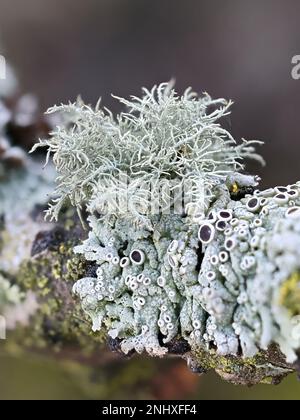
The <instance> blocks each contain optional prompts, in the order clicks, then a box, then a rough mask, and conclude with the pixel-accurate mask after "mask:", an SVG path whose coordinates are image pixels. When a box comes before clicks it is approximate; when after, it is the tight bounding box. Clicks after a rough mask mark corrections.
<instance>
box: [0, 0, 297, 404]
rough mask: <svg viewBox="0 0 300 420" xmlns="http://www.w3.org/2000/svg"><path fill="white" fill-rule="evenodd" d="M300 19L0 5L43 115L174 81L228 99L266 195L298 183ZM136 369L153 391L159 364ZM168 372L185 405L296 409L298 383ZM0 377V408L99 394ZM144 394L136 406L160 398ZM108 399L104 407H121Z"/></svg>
mask: <svg viewBox="0 0 300 420" xmlns="http://www.w3.org/2000/svg"><path fill="white" fill-rule="evenodd" d="M299 16H300V2H299V1H297V0H285V1H284V0H281V1H279V0H252V1H251V2H249V1H246V0H226V1H224V0H206V1H203V0H184V1H183V0H181V1H180V0H159V1H157V0H151V1H148V0H85V1H83V0H82V1H79V0H51V1H50V0H26V2H25V1H21V0H19V1H18V0H0V41H1V44H2V45H3V46H4V49H3V51H0V53H2V54H4V55H5V57H6V58H7V60H9V61H10V62H11V63H12V64H13V66H14V67H15V69H16V71H17V73H18V76H19V78H20V80H21V86H22V88H23V90H24V91H31V92H34V93H36V94H37V95H38V97H39V98H40V101H41V104H42V107H43V108H45V109H46V108H47V107H48V106H50V105H52V104H54V103H60V102H65V101H68V100H74V99H75V98H76V96H77V95H78V94H79V93H80V94H81V95H82V96H83V98H84V99H85V100H86V101H88V102H92V103H95V102H96V100H97V99H98V97H99V96H102V97H103V101H104V103H105V105H107V106H109V107H111V108H112V109H113V110H117V109H118V108H117V105H116V104H115V103H113V101H112V99H111V98H110V93H112V92H113V93H116V94H118V95H120V96H122V95H123V96H127V95H130V94H136V93H139V89H140V87H141V86H147V87H150V86H151V85H153V84H154V83H158V82H161V81H166V80H169V79H170V78H171V77H175V78H176V80H177V88H178V90H180V91H181V90H182V89H184V88H185V87H187V86H189V85H191V86H192V87H193V88H194V89H195V90H197V91H199V92H202V91H207V92H209V93H210V94H211V95H212V96H215V97H216V96H217V97H220V96H222V97H225V98H231V99H233V100H234V102H235V105H234V107H233V114H232V116H231V118H230V119H228V121H227V122H226V124H227V126H228V128H230V130H231V131H232V132H233V134H234V135H235V137H236V138H241V137H245V138H247V139H251V138H258V139H262V140H264V141H265V142H266V144H265V146H264V147H263V148H262V150H261V152H262V153H263V155H264V156H265V158H266V160H267V162H268V164H267V166H266V168H264V169H261V168H255V170H256V171H258V172H259V173H260V174H261V175H262V176H263V184H264V186H269V185H274V184H277V185H280V184H285V183H288V182H290V183H292V182H294V181H296V180H297V179H299V178H300V176H299V163H298V162H299V151H300V142H299V140H300V124H299V117H298V114H299V110H300V80H298V81H297V80H293V79H292V77H291V68H292V65H291V58H292V56H293V55H296V54H300V31H299ZM130 363H132V369H135V368H136V365H135V364H134V363H135V362H130ZM139 363H146V364H147V363H149V366H148V367H149V369H150V371H151V369H152V370H153V374H152V376H151V374H150V376H151V378H152V379H151V380H152V382H153V381H154V382H153V384H155V375H156V369H160V366H161V365H162V364H163V363H164V362H157V365H156V364H155V363H154V364H153V362H145V361H142V362H139ZM151 363H152V364H151ZM168 363H169V362H168ZM168 363H167V364H168ZM130 366H131V365H130ZM172 369H173V370H175V371H176V372H177V373H173V374H174V375H175V378H176V381H178V382H180V381H181V378H183V376H184V375H187V376H185V381H186V384H187V385H186V387H185V388H184V390H182V398H184V397H196V398H264V397H265V398H295V399H300V384H299V383H297V381H296V378H294V377H291V378H290V379H288V380H287V381H285V382H284V384H283V385H281V386H279V387H276V388H275V387H267V386H259V387H256V388H254V389H252V390H247V389H244V388H240V387H233V386H230V385H227V384H224V383H222V382H221V381H220V380H219V379H216V377H214V376H207V377H205V378H204V379H203V378H202V379H200V380H198V379H197V381H195V379H194V377H193V376H192V375H189V374H184V373H183V372H185V368H183V367H182V365H181V364H180V363H179V364H176V362H174V363H173V364H172V363H171V365H170V366H169V365H168V366H166V372H167V373H166V377H167V376H168V375H169V376H170V377H172V378H173V376H172V375H173V374H172V372H173V371H172ZM142 370H143V368H142ZM0 371H1V378H0V398H1V397H2V398H13V397H19V398H29V397H33V398H34V397H48V398H51V397H52V398H59V397H61V398H63V397H68V398H72V397H73V398H89V397H93V398H97V397H99V398H101V395H105V393H104V394H101V392H102V391H101V392H100V391H99V393H98V394H97V390H96V391H95V390H94V391H93V393H91V392H90V391H89V390H87V389H85V390H84V391H83V390H82V386H80V384H79V382H80V381H79V379H78V378H77V379H76V377H74V376H72V375H71V376H70V375H69V374H67V373H66V370H64V369H61V368H59V367H57V366H56V364H55V363H54V364H51V363H48V362H45V361H43V360H31V359H30V360H29V359H26V360H23V359H21V360H20V359H19V358H16V359H10V360H7V359H5V358H3V357H0ZM29 372H30V380H26V387H24V382H23V378H24V377H26V378H28V375H29ZM178 372H179V373H180V374H179V373H178ZM106 375H107V372H106ZM176 375H177V376H176ZM182 375H183V376H182ZM129 376H130V375H129ZM107 380H109V375H108V379H107ZM174 380H175V379H174ZM159 382H160V383H161V378H160V380H159ZM125 383H127V382H126V381H125ZM104 384H105V381H104ZM146 384H148V385H149V380H148V379H147V380H146V381H145V384H144V386H145V387H146V388H145V394H144V396H150V397H151V396H152V397H155V398H159V397H161V396H162V395H158V394H157V393H156V394H155V391H153V389H155V388H157V387H156V386H155V385H153V386H152V388H151V386H150V387H149V386H148V385H146ZM81 385H82V383H81ZM167 387H170V384H166V385H165V388H167ZM150 388H151V389H150ZM114 389H115V391H113V392H112V395H110V398H118V397H120V398H121V397H122V393H120V391H119V389H118V387H116V388H114ZM132 389H134V386H133V388H132ZM133 392H134V391H133ZM161 392H162V391H161ZM175 394H176V393H175ZM173 395H174V393H173ZM106 396H107V395H106ZM132 397H134V395H132ZM169 397H170V398H171V397H172V393H171V394H170V395H169ZM175 397H176V398H180V396H178V395H175Z"/></svg>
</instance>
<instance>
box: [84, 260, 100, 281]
mask: <svg viewBox="0 0 300 420" xmlns="http://www.w3.org/2000/svg"><path fill="white" fill-rule="evenodd" d="M98 267H99V266H98V265H97V264H96V263H95V262H91V261H88V262H87V263H86V277H95V278H96V277H97V269H98Z"/></svg>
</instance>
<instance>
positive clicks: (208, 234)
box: [199, 224, 214, 243]
mask: <svg viewBox="0 0 300 420" xmlns="http://www.w3.org/2000/svg"><path fill="white" fill-rule="evenodd" d="M213 234H214V232H213V227H212V225H210V224H204V225H202V226H201V227H200V229H199V239H200V241H201V242H204V243H208V242H210V241H211V239H212V237H213Z"/></svg>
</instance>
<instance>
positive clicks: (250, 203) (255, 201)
mask: <svg viewBox="0 0 300 420" xmlns="http://www.w3.org/2000/svg"><path fill="white" fill-rule="evenodd" d="M257 204H258V199H257V198H251V200H249V201H248V203H247V206H248V208H249V209H255V207H256V206H257Z"/></svg>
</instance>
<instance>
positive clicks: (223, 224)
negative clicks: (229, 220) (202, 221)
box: [216, 220, 226, 230]
mask: <svg viewBox="0 0 300 420" xmlns="http://www.w3.org/2000/svg"><path fill="white" fill-rule="evenodd" d="M216 226H217V229H220V230H224V229H225V228H226V222H225V221H224V220H218V222H217V225H216Z"/></svg>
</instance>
